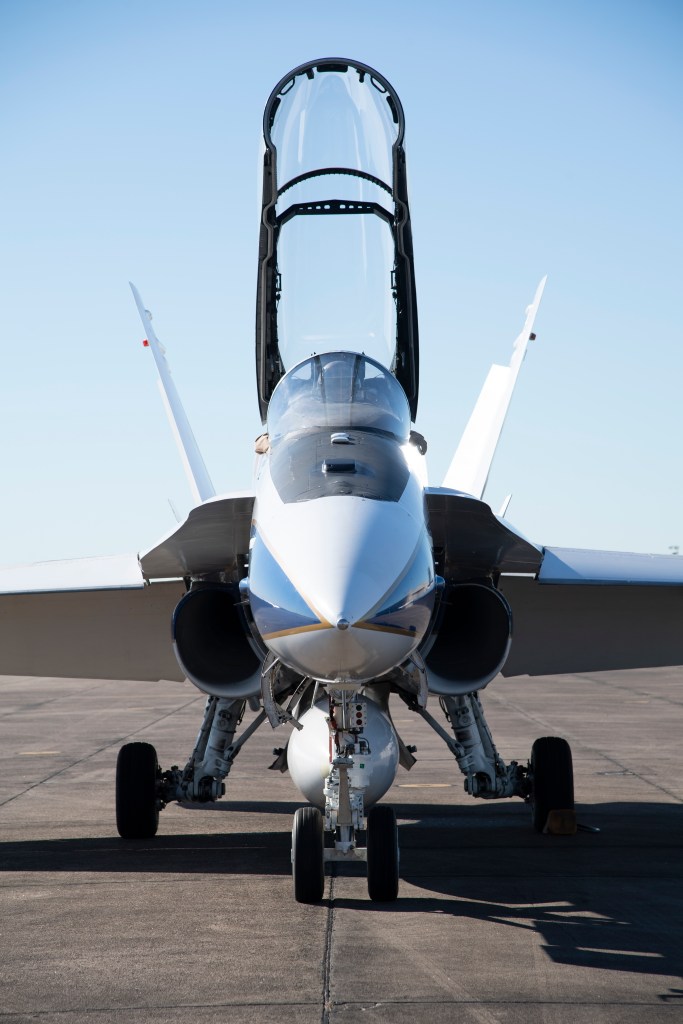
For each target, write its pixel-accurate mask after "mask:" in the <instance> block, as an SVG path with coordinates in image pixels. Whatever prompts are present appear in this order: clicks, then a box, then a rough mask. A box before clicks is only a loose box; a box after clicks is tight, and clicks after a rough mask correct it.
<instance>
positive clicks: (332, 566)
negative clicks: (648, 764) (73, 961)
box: [0, 58, 683, 903]
mask: <svg viewBox="0 0 683 1024" xmlns="http://www.w3.org/2000/svg"><path fill="white" fill-rule="evenodd" d="M404 127H405V125H404V114H403V108H402V106H401V102H400V100H399V98H398V95H397V94H396V91H395V90H394V89H393V88H392V86H391V85H390V84H389V82H388V81H387V79H386V78H384V77H383V75H381V74H379V73H378V72H377V71H375V70H373V69H372V68H371V67H368V66H367V65H365V64H363V63H360V62H358V61H353V60H347V59H340V58H334V59H324V60H315V61H311V62H310V63H308V64H305V65H302V66H300V67H297V68H295V69H294V70H292V71H290V72H289V73H288V74H287V75H285V77H284V78H282V79H281V80H280V81H279V82H278V83H277V85H276V86H275V88H274V89H273V91H272V93H271V95H270V97H269V99H268V101H267V103H266V107H265V112H264V119H263V134H264V156H263V192H262V209H261V223H260V240H259V257H258V278H257V298H256V344H255V352H256V380H257V394H258V402H259V408H260V412H261V418H262V421H263V433H262V434H261V436H260V437H259V438H258V439H257V441H256V445H255V448H256V471H255V483H254V489H253V493H240V494H232V495H216V493H215V490H214V487H213V484H212V482H211V478H210V476H209V473H208V471H207V469H206V466H205V464H204V461H203V459H202V456H201V454H200V452H199V449H198V447H197V444H196V442H195V439H194V436H193V434H192V430H191V428H190V425H189V423H188V421H187V417H186V415H185V413H184V410H183V407H182V404H181V402H180V399H179V397H178V393H177V391H176V388H175V385H174V382H173V378H172V376H171V374H170V370H169V367H168V363H167V361H166V356H165V352H164V349H163V348H162V346H161V344H160V342H159V340H158V338H157V337H156V334H155V332H154V328H153V326H152V322H151V318H150V314H149V312H148V310H147V309H146V307H145V305H144V303H143V301H142V299H141V297H140V295H139V293H138V292H137V290H136V289H135V288H134V287H133V295H134V298H135V302H136V304H137V307H138V311H139V314H140V317H141V319H142V323H143V325H144V329H145V334H146V343H147V344H148V347H149V349H150V350H151V353H152V355H153V358H154V360H155V362H156V367H157V369H158V375H159V382H160V384H161V390H162V395H163V398H164V401H165V404H166V408H167V412H168V414H169V417H170V421H171V425H172V427H173V430H174V433H175V436H176V440H177V442H178V446H179V450H180V453H181V456H182V459H183V462H184V464H185V468H186V471H187V474H188V478H189V481H190V484H191V487H192V490H193V493H194V495H195V499H196V502H197V504H196V507H195V508H194V509H193V510H192V511H191V512H190V514H189V516H188V517H187V519H186V520H185V521H184V522H183V523H182V524H180V525H179V526H178V527H177V528H174V529H173V530H172V531H171V532H170V533H169V534H168V535H167V536H165V537H164V538H162V539H161V540H160V541H159V542H158V543H157V544H156V545H154V547H152V548H150V549H149V550H146V551H143V552H142V553H140V554H139V555H138V556H135V557H131V558H123V559H121V560H97V559H95V560H92V561H90V560H86V561H78V562H75V563H69V564H67V563H48V564H46V565H43V566H40V565H37V566H32V567H23V568H19V569H15V570H5V571H4V573H2V574H0V587H1V588H2V591H3V592H4V594H5V595H7V596H6V597H4V598H2V599H0V600H1V601H2V602H9V601H15V602H16V600H17V599H18V598H17V595H19V594H22V595H23V597H24V599H28V596H29V595H34V596H33V597H32V600H33V601H34V603H33V604H32V605H31V606H30V609H29V610H32V611H33V612H35V618H34V619H33V620H32V621H33V622H34V635H38V634H39V633H41V630H42V634H45V632H46V631H47V630H48V628H49V629H51V630H52V633H51V636H52V644H51V645H50V644H45V643H44V642H43V643H42V644H32V645H31V646H32V650H31V654H30V656H29V655H28V653H27V651H26V643H25V631H24V634H23V636H24V644H23V647H22V646H21V643H20V641H18V640H17V638H16V635H15V636H11V635H10V633H9V631H7V632H6V633H5V634H4V635H3V644H4V655H3V662H4V667H2V669H1V670H2V671H17V669H18V667H20V670H21V669H23V671H24V672H31V671H33V672H35V671H36V670H38V671H41V670H42V671H43V672H45V673H47V674H52V675H57V674H65V675H77V674H79V672H80V674H83V675H88V674H92V675H97V674H99V675H104V674H107V675H111V676H115V677H124V678H133V679H134V678H160V677H161V678H163V677H166V678H168V676H169V675H171V674H172V673H171V670H169V668H168V662H165V661H163V659H162V658H161V657H157V651H158V648H159V644H160V642H161V641H160V639H159V636H157V635H156V634H154V635H152V634H153V630H152V628H151V623H152V620H153V619H154V616H155V615H157V613H158V612H159V609H161V611H162V612H163V613H164V614H165V612H166V604H167V603H168V601H169V600H170V597H169V595H172V597H173V605H174V606H175V607H174V610H172V608H169V609H168V612H169V614H170V613H171V611H172V614H171V615H170V617H171V622H172V644H173V651H174V653H175V657H176V659H177V663H178V666H179V668H180V673H181V677H182V678H187V679H188V680H189V681H190V682H191V683H193V684H194V685H195V686H196V687H197V688H198V689H199V690H200V691H202V692H203V693H205V694H206V695H207V698H208V699H207V703H206V709H205V713H204V718H203V721H202V723H201V726H200V730H199V735H198V738H197V741H196V744H195V746H194V749H193V750H192V752H191V754H190V756H189V758H188V759H187V761H186V763H185V764H184V766H183V767H171V768H164V767H162V766H160V765H159V763H158V760H157V755H156V751H155V749H154V747H153V746H152V745H151V744H148V743H143V742H133V743H127V744H125V746H123V747H122V749H121V751H120V753H119V757H118V762H117V769H116V824H117V828H118V832H119V834H120V835H121V836H122V837H123V838H124V839H150V838H151V837H152V836H154V835H155V834H156V833H157V829H158V826H159V816H160V812H161V811H162V810H163V809H164V808H165V807H166V806H167V805H168V804H169V803H171V802H173V801H193V802H204V803H209V802H213V801H216V800H219V799H220V798H221V796H223V795H224V793H225V788H226V779H227V777H228V775H229V773H230V770H231V768H232V766H233V764H234V762H235V759H236V757H237V755H238V754H239V751H240V750H241V748H242V747H243V746H244V744H245V743H246V742H248V740H249V739H250V737H251V736H252V735H253V734H254V732H255V731H256V730H257V729H258V728H259V727H260V726H261V725H263V724H264V723H269V724H270V726H272V727H273V728H279V727H281V726H285V727H287V728H288V729H289V730H290V732H289V737H288V739H287V741H286V742H285V743H284V744H283V746H282V748H280V749H279V750H278V751H277V757H276V761H275V764H274V765H272V766H271V767H275V768H279V769H281V770H283V771H289V774H290V775H291V777H292V780H293V782H294V784H295V785H296V786H297V787H298V789H299V790H300V792H301V793H302V795H303V797H304V798H305V800H306V801H307V803H306V805H305V806H302V807H301V808H300V809H299V810H297V812H296V814H295V816H294V822H293V830H292V855H291V856H292V874H293V887H294V896H295V898H296V900H298V901H299V902H302V903H315V902H317V901H319V900H321V899H322V897H323V892H324V885H325V864H326V863H327V862H329V861H364V862H366V863H367V879H368V893H369V896H370V899H372V900H378V901H390V900H394V899H396V898H397V895H398V889H399V842H398V829H397V823H396V816H395V813H394V809H393V808H392V807H391V806H390V805H388V804H384V803H382V802H381V800H382V797H383V796H384V795H385V794H386V793H387V791H388V790H389V788H390V786H391V785H392V783H393V781H394V779H395V777H396V774H397V771H398V769H399V766H401V767H402V768H403V769H408V770H409V769H411V768H412V767H413V766H414V765H415V763H416V759H415V757H414V749H411V747H410V746H408V745H407V744H406V742H405V741H404V739H403V738H402V737H401V736H399V735H398V733H397V731H396V728H395V726H394V723H393V720H392V711H391V708H392V706H396V705H397V704H398V702H402V704H403V705H405V706H406V707H407V708H408V709H409V710H410V711H412V712H413V713H415V714H416V715H418V716H420V717H421V718H422V719H423V720H424V721H425V722H426V723H427V724H428V725H429V726H430V727H431V728H433V729H434V730H435V731H436V732H437V734H438V735H439V736H440V737H441V738H442V739H443V741H444V743H445V744H446V747H447V748H448V749H449V750H450V752H451V753H452V755H453V757H454V759H455V762H456V764H457V767H458V769H459V770H460V772H461V773H462V775H463V777H464V786H465V790H466V791H467V793H469V794H470V795H471V796H472V797H474V798H478V799H485V800H491V799H505V798H510V797H517V798H520V799H521V800H523V801H525V802H526V803H527V804H528V806H529V810H530V817H531V824H532V826H533V828H535V829H536V830H537V831H540V832H543V831H545V832H550V833H571V832H573V831H574V830H575V828H576V814H575V803H574V782H573V770H572V756H571V751H570V748H569V745H568V743H567V742H566V740H565V739H563V738H562V737H558V736H542V737H540V738H538V739H537V740H536V741H535V743H534V744H533V747H532V749H531V753H530V757H529V760H528V762H527V763H524V764H519V763H517V762H515V761H511V762H509V763H506V762H505V761H504V760H503V758H502V757H501V755H500V754H499V753H498V750H497V749H496V746H495V743H494V740H493V737H492V735H491V731H490V729H489V727H488V725H487V722H486V717H485V714H484V709H483V704H482V698H481V693H482V691H483V690H484V689H485V688H486V686H488V684H489V683H491V682H492V681H493V680H494V679H495V678H496V677H497V676H499V674H500V673H501V672H503V671H505V672H507V673H512V672H514V673H525V672H535V673H539V672H541V673H547V672H553V671H572V670H574V671H575V670H581V669H584V670H585V669H587V668H608V667H620V666H623V667H627V666H629V665H636V664H640V665H650V664H663V663H678V662H681V661H683V645H682V644H681V640H680V630H679V629H678V628H676V624H677V622H678V621H680V614H681V611H683V603H682V600H681V599H682V597H683V589H681V588H683V559H681V558H676V557H675V556H648V555H635V554H628V553H609V552H599V551H582V550H566V549H551V548H545V547H543V546H541V545H539V544H537V543H532V542H531V541H529V540H528V539H526V538H525V537H524V536H523V535H522V534H521V533H520V532H519V531H518V530H516V529H515V528H514V527H513V526H512V525H511V524H510V523H509V522H508V521H507V519H506V518H505V513H504V510H501V512H500V515H496V514H495V513H494V512H493V511H492V509H491V507H490V506H489V505H488V504H487V503H486V501H485V500H484V498H483V495H484V492H485V488H486V483H487V479H488V476H489V471H490V469H491V465H492V462H493V458H494V455H495V451H496V447H497V444H498V440H499V437H500V435H501V431H502V429H503V424H504V421H505V418H506V415H507V412H508V409H509V406H510V401H511V398H512V394H513V391H514V388H515V383H516V381H517V377H518V374H519V371H520V368H521V365H522V362H523V360H524V357H525V355H526V351H527V346H528V344H529V341H530V340H532V339H533V338H534V333H533V328H534V320H535V317H536V313H537V310H538V307H539V304H540V301H541V297H542V294H543V288H544V285H545V279H543V280H542V281H541V282H540V284H539V285H538V288H537V290H536V293H535V296H534V298H533V301H532V302H531V304H530V306H529V307H528V308H527V311H526V316H525V320H524V325H523V328H522V331H521V333H520V334H519V336H518V337H517V339H516V340H515V342H514V346H513V350H512V356H511V359H510V363H509V365H506V366H494V367H492V369H491V371H490V373H489V376H488V378H487V379H486V382H485V384H484V387H483V390H482V392H481V394H480V396H479V399H478V401H477V403H476V405H475V408H474V411H473V413H472V416H471V418H470V420H469V422H468V424H467V427H466V429H465V432H464V434H463V437H462V440H461V442H460V444H459V446H458V448H457V451H456V452H455V455H454V457H453V460H452V463H451V465H450V468H449V470H448V472H447V474H446V477H445V479H444V481H443V484H442V486H439V487H430V486H429V485H428V483H427V472H426V464H425V452H426V450H427V441H426V440H425V438H424V437H423V436H422V435H421V434H420V433H419V432H418V431H417V430H416V429H415V426H414V424H415V422H416V418H417V409H418V395H419V344H418V318H417V301H416V286H415V270H414V259H413V245H412V233H411V219H410V209H409V203H408V190H407V184H406V156H405V149H404ZM169 580H171V581H176V582H175V583H172V584H169V582H168V581H169ZM552 585H554V586H552ZM596 585H601V586H596ZM180 588H184V592H183V593H182V596H180V599H179V600H178V590H179V589H180ZM79 590H80V591H85V592H86V594H87V595H88V601H87V606H85V605H84V604H83V602H81V604H80V605H78V606H77V605H75V604H72V605H71V607H70V609H69V608H67V609H66V611H65V610H64V592H65V591H71V592H74V593H76V592H77V591H79ZM106 593H109V594H111V595H116V601H117V604H116V608H115V613H114V614H115V615H116V616H117V618H116V619H115V628H114V626H113V624H112V621H113V620H112V614H113V613H112V609H113V608H114V604H113V603H110V604H102V603H100V604H98V601H97V598H96V596H95V595H97V594H100V595H101V594H106ZM51 594H52V595H53V603H52V605H51V610H50V611H48V612H42V613H40V614H39V608H38V605H39V604H40V605H41V606H42V607H43V608H44V607H46V606H45V604H44V602H46V601H49V600H50V595H51ZM38 595H40V596H38ZM54 595H59V598H60V603H59V610H57V608H56V603H55V601H54ZM141 595H142V596H141ZM156 595H160V598H159V600H158V601H157V596H156ZM539 595H541V596H540V597H539ZM558 595H559V596H558ZM112 601H113V598H112ZM135 602H136V603H135ZM67 603H68V602H67ZM13 607H14V606H13V605H11V604H9V603H7V604H2V605H0V608H2V609H4V611H5V612H6V613H7V614H6V617H5V621H6V622H7V621H12V608H13ZM130 609H133V612H130ZM140 609H143V612H144V615H147V618H145V617H144V615H143V619H142V621H143V627H142V629H143V634H144V636H143V639H144V641H145V642H146V644H147V648H146V650H147V653H146V654H144V655H139V654H138V653H137V652H136V651H135V650H134V647H135V642H134V641H132V640H131V639H130V637H131V635H132V631H133V628H134V627H133V625H132V615H135V616H136V617H137V620H138V626H137V628H138V632H139V628H140V627H139V619H140V617H139V612H140ZM56 614H57V615H59V616H61V618H59V619H58V621H59V623H60V624H61V625H60V626H59V627H55V618H54V616H55V615H56ZM41 615H42V618H41ZM67 616H69V621H70V622H71V623H73V622H74V621H75V622H76V625H75V626H74V625H72V626H68V625H66V624H65V618H66V617H67ZM513 618H514V620H515V625H516V630H515V633H516V635H515V639H514V642H513ZM48 619H49V623H48ZM154 621H156V620H154ZM518 623H519V626H518ZM69 629H71V630H72V632H71V633H69ZM55 630H56V632H57V634H58V639H57V638H56V637H55ZM114 632H115V634H116V640H115V646H116V650H114V649H113V647H114V641H113V640H112V634H113V633H114ZM15 633H16V630H15ZM160 633H161V631H160V630H159V634H160ZM42 634H41V635H42ZM518 634H519V635H518ZM86 635H87V637H88V638H89V640H92V638H93V637H98V638H100V639H101V642H102V644H104V645H105V646H104V647H102V646H100V647H99V648H98V650H97V652H96V655H95V656H94V661H93V653H92V651H90V652H88V651H87V650H86V647H87V646H88V645H87V643H86V642H85V639H84V638H85V636H86ZM518 641H519V643H518ZM18 645H19V646H18ZM107 645H108V646H107ZM65 650H66V653H65ZM105 650H106V657H105V653H104V652H105ZM97 658H99V659H100V663H99V664H100V668H101V671H100V672H99V673H98V672H97V671H93V668H95V669H96V668H97V665H98V662H97ZM13 659H14V660H13ZM79 664H80V670H79V668H78V665H79ZM434 703H437V704H438V706H439V707H440V709H441V712H442V713H443V717H442V719H441V721H439V720H438V719H437V718H436V717H435V716H434V715H433V714H432V711H431V710H429V708H430V704H431V705H433V704H434ZM247 705H248V706H249V707H250V708H251V709H252V711H253V712H254V713H255V717H253V718H252V719H251V720H250V722H249V724H248V726H246V727H245V728H243V729H242V731H241V732H239V727H240V723H241V722H242V717H243V714H244V711H245V708H246V706H247Z"/></svg>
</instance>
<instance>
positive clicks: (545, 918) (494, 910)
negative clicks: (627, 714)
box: [335, 803, 683, 1005]
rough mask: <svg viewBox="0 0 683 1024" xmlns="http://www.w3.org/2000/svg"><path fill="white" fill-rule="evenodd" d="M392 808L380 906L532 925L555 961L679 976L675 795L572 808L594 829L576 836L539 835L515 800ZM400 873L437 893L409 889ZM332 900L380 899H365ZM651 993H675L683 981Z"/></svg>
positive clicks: (680, 896) (682, 809)
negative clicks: (390, 872) (390, 857)
mask: <svg viewBox="0 0 683 1024" xmlns="http://www.w3.org/2000/svg"><path fill="white" fill-rule="evenodd" d="M520 809H521V811H522V818H521V819H520V817H519V812H520ZM396 810H397V814H398V818H399V822H401V821H403V824H402V827H401V829H400V834H401V878H402V880H403V883H404V884H403V890H402V891H403V896H399V899H398V901H397V902H396V903H394V904H382V905H381V906H382V910H383V911H384V912H386V913H402V914H405V913H421V914H425V913H428V914H429V913H431V914H449V915H452V916H453V917H457V918H461V919H462V918H470V919H472V920H477V921H490V922H492V923H495V924H498V925H500V926H502V927H505V928H509V929H511V931H512V932H515V931H521V930H527V931H534V932H536V933H537V934H539V935H540V936H541V937H542V939H543V945H542V948H543V950H544V952H545V953H546V954H547V956H548V957H549V958H550V959H551V960H552V961H554V962H555V963H558V964H567V965H571V966H574V967H586V968H594V969H602V970H610V971H627V972H632V973H635V974H641V975H657V976H672V977H680V976H683V885H681V882H682V876H683V860H682V859H681V856H680V850H681V843H682V841H683V806H681V805H679V804H646V803H636V804H633V803H610V804H599V805H591V806H590V807H586V808H583V809H580V810H579V815H578V818H579V821H582V820H583V821H590V823H591V824H593V825H595V826H597V827H599V828H600V829H601V831H600V832H599V833H589V832H579V833H577V834H576V835H575V836H544V835H538V834H537V833H535V832H533V830H532V829H531V828H530V826H528V827H527V825H526V823H527V821H528V818H527V816H526V811H525V808H520V806H519V804H516V803H510V804H506V805H504V806H503V807H501V806H498V807H494V806H491V805H488V806H482V805H475V806H470V807H457V808H452V807H451V808H449V807H445V806H438V805H431V806H429V807H425V806H424V805H414V806H411V805H396ZM501 812H502V813H501ZM582 812H583V813H582ZM430 820H431V825H430ZM432 826H433V827H432ZM347 870H349V869H347V868H346V867H345V866H344V867H342V868H340V869H339V873H340V874H342V873H346V871H347ZM351 870H353V869H351ZM405 883H410V884H412V885H414V886H415V887H416V889H418V890H421V891H422V893H425V891H431V892H432V893H433V894H434V895H431V896H430V895H406V885H405ZM335 905H336V906H337V907H339V908H346V909H353V910H358V911H365V912H367V911H373V910H376V909H377V905H375V904H372V903H370V902H368V901H367V900H363V899H358V900H350V899H344V898H340V899H335ZM659 998H660V999H661V1000H662V1001H663V1002H667V1003H675V1004H676V1005H679V1004H683V989H680V988H672V989H669V990H668V991H667V992H666V993H662V994H661V995H660V997H659Z"/></svg>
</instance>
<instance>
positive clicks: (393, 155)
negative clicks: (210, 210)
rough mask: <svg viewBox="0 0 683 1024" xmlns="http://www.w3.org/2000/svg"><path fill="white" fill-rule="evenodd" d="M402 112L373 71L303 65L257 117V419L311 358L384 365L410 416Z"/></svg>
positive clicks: (411, 345) (414, 390)
mask: <svg viewBox="0 0 683 1024" xmlns="http://www.w3.org/2000/svg"><path fill="white" fill-rule="evenodd" d="M403 130H404V121H403V110H402V107H401V103H400V100H399V98H398V96H397V95H396V93H395V92H394V90H393V89H392V87H391V86H390V85H389V83H388V82H387V81H386V79H385V78H383V77H382V76H381V75H379V74H378V73H377V72H376V71H373V69H372V68H369V67H368V66H367V65H365V64H360V63H358V62H357V61H347V60H342V59H339V58H334V59H331V58H328V59H326V60H319V61H312V62H311V63H309V64H304V65H302V66H301V67H299V68H296V69H294V70H293V71H291V72H290V73H289V74H288V75H287V76H285V78H283V79H282V80H281V81H280V82H279V83H278V84H277V85H276V86H275V88H274V89H273V91H272V93H271V95H270V98H269V100H268V102H267V104H266V108H265V112H264V121H263V131H264V140H265V154H264V164H263V208H262V217H261V233H260V244H259V274H258V289H257V299H256V372H257V380H258V390H259V404H260V409H261V417H262V419H263V420H264V422H265V419H266V414H267V411H268V404H269V402H270V398H271V395H272V394H273V391H274V388H275V386H276V384H277V383H278V381H279V380H280V378H281V377H282V376H283V374H284V373H285V372H286V371H287V370H289V369H290V368H291V367H293V366H296V365H297V364H298V363H299V362H301V361H302V360H304V359H307V358H308V357H309V356H311V355H313V354H314V353H321V352H331V351H339V350H345V351H349V350H351V351H352V352H358V353H365V354H366V355H367V356H370V357H371V358H372V359H374V360H377V361H378V362H379V363H380V364H381V365H382V366H385V367H387V368H388V369H389V370H390V371H391V373H392V374H393V375H394V376H395V377H396V379H397V380H398V382H399V383H400V385H401V387H402V388H403V390H404V392H405V394H406V396H407V399H408V403H409V407H410V415H411V416H412V418H413V419H414V418H415V415H416V411H417V398H418V331H417V307H416V301H415V281H414V272H413V252H412V236H411V228H410V213H409V209H408V195H407V187H406V167H405V154H404V150H403Z"/></svg>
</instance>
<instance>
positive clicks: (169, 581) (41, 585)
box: [0, 493, 253, 680]
mask: <svg viewBox="0 0 683 1024" xmlns="http://www.w3.org/2000/svg"><path fill="white" fill-rule="evenodd" d="M252 506H253V497H252V496H251V495H249V494H243V493H240V494H236V495H228V496H223V497H218V498H215V499H210V500H209V501H207V502H204V504H202V505H199V506H198V507H197V508H195V509H193V510H192V511H191V512H190V514H189V516H188V517H187V519H186V520H185V522H184V523H182V524H181V525H180V526H178V527H176V528H175V529H174V530H173V531H172V532H171V533H170V534H168V535H167V536H166V537H164V538H162V540H161V541H160V542H159V543H158V544H156V545H155V546H154V547H153V548H150V550H149V551H146V552H144V553H143V554H142V555H140V556H138V555H134V554H131V555H123V556H112V557H102V558H76V559H71V560H66V561H54V562H37V563H35V564H33V565H19V566H10V567H9V568H4V569H1V570H0V674H2V675H22V676H26V675H29V676H69V677H73V678H80V679H83V678H96V679H103V678H104V679H176V680H181V679H184V678H185V676H184V674H183V672H181V670H180V668H179V667H178V664H177V662H176V659H175V657H174V655H173V650H172V647H171V643H170V623H171V616H172V614H173V610H174V608H175V607H176V605H177V603H178V601H179V600H180V599H181V597H182V596H183V594H184V593H185V586H184V584H183V583H182V581H181V579H180V578H179V577H183V576H186V575H188V574H189V573H196V574H200V573H203V572H206V573H210V572H217V571H228V572H230V571H232V570H233V569H234V568H237V567H240V564H241V563H243V560H244V558H245V556H246V553H247V552H248V550H249V534H250V529H251V516H252ZM152 580H154V581H155V582H153V583H152V584H151V585H149V583H150V581H152Z"/></svg>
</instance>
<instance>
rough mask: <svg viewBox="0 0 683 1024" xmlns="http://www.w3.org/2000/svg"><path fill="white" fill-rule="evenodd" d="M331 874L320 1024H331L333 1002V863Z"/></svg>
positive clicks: (335, 875)
mask: <svg viewBox="0 0 683 1024" xmlns="http://www.w3.org/2000/svg"><path fill="white" fill-rule="evenodd" d="M330 866H331V873H330V896H329V899H328V903H327V921H326V922H325V945H324V948H323V971H322V974H323V993H322V1004H323V1005H322V1014H321V1017H320V1024H330V1011H331V1010H332V1001H331V998H330V975H331V973H332V930H333V928H334V911H335V905H334V889H335V882H336V880H337V866H336V864H335V863H334V862H332V864H331V865H330Z"/></svg>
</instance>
